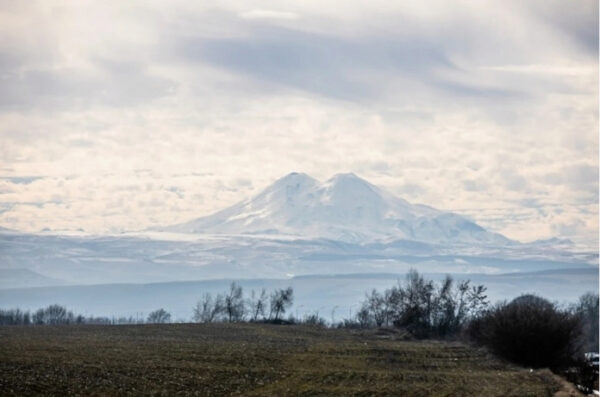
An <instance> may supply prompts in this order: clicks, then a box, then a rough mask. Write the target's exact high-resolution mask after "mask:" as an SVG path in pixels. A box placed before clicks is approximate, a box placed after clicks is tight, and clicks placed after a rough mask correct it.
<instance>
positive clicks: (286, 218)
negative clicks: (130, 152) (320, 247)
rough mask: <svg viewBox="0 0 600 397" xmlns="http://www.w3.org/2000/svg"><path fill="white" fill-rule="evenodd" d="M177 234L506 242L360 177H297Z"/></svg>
mask: <svg viewBox="0 0 600 397" xmlns="http://www.w3.org/2000/svg"><path fill="white" fill-rule="evenodd" d="M162 230H163V231H168V232H177V233H207V234H287V235H295V236H301V237H305V238H329V239H334V240H342V241H351V242H366V241H376V240H384V241H391V240H401V239H403V240H417V241H424V242H428V243H442V242H456V243H485V244H506V243H510V242H511V241H510V240H508V239H507V238H506V237H504V236H502V235H500V234H497V233H492V232H488V231H486V230H485V229H484V228H482V227H481V226H479V225H477V224H476V223H474V222H472V221H470V220H468V219H467V218H465V217H462V216H460V215H457V214H453V213H449V212H443V211H439V210H436V209H434V208H431V207H428V206H424V205H418V204H417V205H414V204H411V203H409V202H407V201H406V200H403V199H401V198H398V197H395V196H393V195H392V194H390V193H388V192H386V191H384V190H382V189H380V188H378V187H376V186H374V185H372V184H370V183H369V182H367V181H365V180H364V179H361V178H359V177H358V176H356V175H354V174H338V175H335V176H334V177H333V178H331V179H329V180H328V181H326V182H322V183H321V182H319V181H317V180H316V179H314V178H312V177H311V176H309V175H306V174H301V173H291V174H289V175H287V176H285V177H283V178H281V179H279V180H277V181H276V182H275V183H273V184H272V185H271V186H269V187H267V188H266V189H264V190H263V191H262V192H260V193H259V194H258V195H256V196H254V197H252V198H249V199H246V200H244V201H242V202H240V203H238V204H235V205H233V206H231V207H229V208H226V209H224V210H222V211H219V212H217V213H215V214H213V215H210V216H207V217H202V218H198V219H195V220H192V221H190V222H186V223H182V224H178V225H174V226H170V227H166V228H163V229H162Z"/></svg>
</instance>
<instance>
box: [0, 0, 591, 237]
mask: <svg viewBox="0 0 600 397" xmlns="http://www.w3.org/2000/svg"><path fill="white" fill-rule="evenodd" d="M585 4H586V7H587V6H591V7H592V8H593V7H597V6H594V5H593V2H586V3H585ZM553 7H554V8H557V9H560V10H562V9H563V7H562V6H561V5H560V2H559V3H551V4H550V3H546V2H542V3H540V2H531V3H527V5H523V4H521V2H500V1H499V2H494V3H489V2H486V4H485V5H483V4H479V3H476V2H458V3H457V4H456V5H455V6H452V7H450V6H449V5H448V4H447V2H439V3H435V4H434V5H431V3H428V4H427V5H423V4H422V2H376V3H373V4H372V5H370V6H369V7H368V8H365V7H360V6H359V5H358V4H353V3H351V2H350V3H348V2H345V3H344V4H341V5H340V4H338V3H337V2H336V3H335V4H334V3H331V4H329V3H323V2H319V3H318V4H317V3H311V2H286V4H285V7H283V8H281V9H278V10H271V8H270V7H268V6H266V5H265V4H260V3H253V4H251V5H247V4H246V3H245V2H223V3H219V4H200V5H196V4H195V3H190V2H176V3H173V5H172V6H170V7H169V8H168V9H165V8H164V7H161V6H160V5H159V4H153V3H148V2H140V3H137V4H136V3H134V2H128V3H126V4H125V3H120V2H114V3H109V4H107V3H96V2H89V3H72V2H65V3H62V2H56V3H50V2H39V3H21V4H13V5H11V6H10V7H9V6H8V5H3V6H1V7H0V22H1V23H0V33H2V34H0V37H3V38H4V39H0V79H2V80H1V81H2V82H3V83H2V84H3V87H4V88H5V89H3V90H2V92H0V177H11V178H12V177H31V176H43V177H44V178H42V179H37V180H34V181H31V182H30V183H27V184H24V183H16V182H15V180H11V179H0V226H5V227H14V228H17V229H22V230H31V231H34V230H41V229H43V228H55V229H65V228H69V229H77V228H84V229H86V230H89V231H93V232H99V233H101V232H109V231H120V230H129V229H138V228H141V227H147V226H153V225H157V224H169V223H175V222H180V221H185V220H188V219H190V218H192V217H196V216H200V215H205V214H208V213H210V212H212V211H215V210H217V209H220V208H223V207H224V206H226V205H229V204H232V203H234V202H236V201H238V200H241V199H243V198H245V197H246V196H248V195H250V194H253V193H256V192H257V191H258V190H259V189H261V188H262V187H264V186H266V185H267V184H269V183H270V182H272V181H273V180H275V179H276V178H278V177H280V176H281V175H282V174H285V173H287V172H290V171H304V172H307V173H309V174H311V175H314V176H315V177H317V178H321V179H324V178H328V177H329V176H331V175H332V174H334V173H336V172H346V171H353V172H356V173H357V174H359V175H362V176H364V177H366V178H368V179H369V180H371V181H372V182H373V183H375V184H378V185H381V186H384V187H386V188H388V189H389V190H391V191H392V192H394V193H397V194H399V195H401V196H403V197H405V198H406V199H408V200H411V201H415V202H422V203H426V204H429V205H432V206H435V207H438V208H442V209H448V210H457V211H460V212H462V213H465V214H467V215H469V216H471V217H473V218H474V219H475V220H477V221H479V222H480V223H481V224H482V225H484V226H486V227H489V228H491V229H493V230H496V231H500V232H503V233H505V234H507V235H508V236H509V237H513V238H519V239H523V240H532V239H536V238H543V237H550V236H552V235H556V234H559V235H561V236H562V237H569V238H576V239H579V240H581V241H587V242H595V241H597V236H598V225H597V223H598V206H597V201H598V173H597V169H598V135H597V131H598V118H597V108H598V75H597V68H598V62H597V55H598V54H597V46H596V47H595V49H594V47H593V46H592V45H590V43H591V42H593V41H594V40H596V42H597V22H595V24H596V25H595V26H592V28H594V29H591V30H590V29H588V28H587V26H588V25H589V24H590V22H589V18H588V17H587V14H586V13H582V12H579V11H577V10H571V11H569V10H566V11H565V10H562V11H561V12H554V11H553V10H554V8H553ZM574 8H575V7H574ZM548 9H550V10H548ZM537 11H539V12H537ZM596 14H597V12H596ZM240 16H241V18H240ZM300 16H301V17H300ZM32 21H33V22H32ZM399 21H400V23H399ZM507 24H510V26H511V29H510V30H507V29H506V26H507ZM592 24H593V21H592ZM582 26H583V28H582ZM590 31H591V32H592V33H590Z"/></svg>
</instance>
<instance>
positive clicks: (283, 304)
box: [269, 287, 294, 320]
mask: <svg viewBox="0 0 600 397" xmlns="http://www.w3.org/2000/svg"><path fill="white" fill-rule="evenodd" d="M293 301H294V290H293V289H292V287H287V288H286V289H277V290H275V291H273V292H272V293H271V302H270V303H271V310H270V313H269V318H271V319H274V320H279V316H282V315H283V314H285V311H286V310H287V309H289V308H290V307H291V306H292V303H293Z"/></svg>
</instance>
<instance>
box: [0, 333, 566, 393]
mask: <svg viewBox="0 0 600 397" xmlns="http://www.w3.org/2000/svg"><path fill="white" fill-rule="evenodd" d="M401 339H402V335H401V334H397V333H394V332H391V331H390V332H382V331H350V330H328V329H319V328H310V327H302V326H286V325H264V324H260V325H259V324H170V325H134V326H55V327H54V326H36V327H0V394H1V395H37V394H44V395H69V394H84V395H90V394H91V395H128V394H135V395H169V396H170V395H199V396H222V395H245V396H265V395H269V396H285V395H306V396H314V395H324V396H335V395H343V396H374V395H381V396H387V395H389V396H552V395H553V394H554V393H555V392H557V391H558V390H559V389H560V388H561V387H562V385H561V383H560V381H559V380H558V379H557V378H556V377H555V376H554V375H552V374H551V373H550V372H549V371H547V370H542V371H533V372H532V371H530V370H529V369H523V368H519V367H514V366H511V365H509V364H507V363H504V362H501V361H499V360H497V359H495V358H493V357H491V356H490V355H488V354H486V353H485V352H484V351H483V350H479V349H475V348H472V347H469V346H467V345H464V344H461V343H458V342H432V341H405V340H401Z"/></svg>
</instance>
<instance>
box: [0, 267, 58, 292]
mask: <svg viewBox="0 0 600 397" xmlns="http://www.w3.org/2000/svg"><path fill="white" fill-rule="evenodd" d="M66 284H67V283H66V282H64V281H62V280H59V279H56V278H51V277H46V276H43V275H41V274H39V273H36V272H34V271H32V270H29V269H24V268H17V269H0V289H5V288H30V287H49V286H56V285H66Z"/></svg>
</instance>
